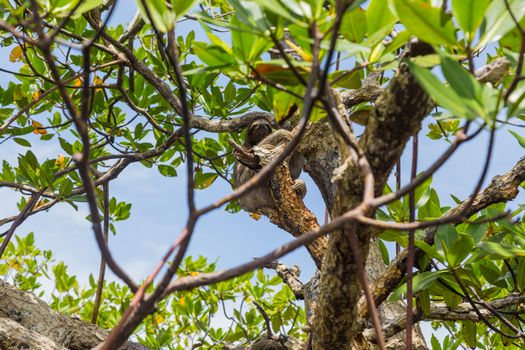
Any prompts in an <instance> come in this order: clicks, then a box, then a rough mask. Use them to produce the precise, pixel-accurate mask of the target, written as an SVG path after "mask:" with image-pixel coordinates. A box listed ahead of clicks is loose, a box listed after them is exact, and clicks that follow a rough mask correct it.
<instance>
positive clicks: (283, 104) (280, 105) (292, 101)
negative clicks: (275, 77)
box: [273, 87, 302, 122]
mask: <svg viewBox="0 0 525 350" xmlns="http://www.w3.org/2000/svg"><path fill="white" fill-rule="evenodd" d="M299 89H301V90H302V87H299ZM295 90H297V89H295ZM301 102H302V101H301V100H299V99H298V98H297V97H295V96H293V95H291V94H289V93H287V92H286V91H277V92H276V93H275V94H274V95H273V112H274V115H275V120H276V121H277V122H279V121H280V120H282V119H283V118H286V117H289V116H290V114H291V113H293V112H295V111H298V109H299V106H301Z"/></svg>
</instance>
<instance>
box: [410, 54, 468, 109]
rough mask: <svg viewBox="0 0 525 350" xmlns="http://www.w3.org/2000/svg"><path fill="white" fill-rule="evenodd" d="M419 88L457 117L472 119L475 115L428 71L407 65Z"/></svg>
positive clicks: (456, 95) (450, 89)
mask: <svg viewBox="0 0 525 350" xmlns="http://www.w3.org/2000/svg"><path fill="white" fill-rule="evenodd" d="M409 67H410V70H411V71H412V73H413V74H414V75H415V77H416V79H417V81H418V83H419V84H420V85H421V87H422V88H423V89H424V90H425V91H426V92H427V93H428V94H429V95H430V96H432V98H433V99H434V100H435V101H436V102H437V104H439V105H440V106H441V107H443V108H445V109H447V110H448V111H450V112H451V113H452V114H454V115H455V116H458V117H467V118H473V117H474V116H475V115H474V114H473V113H472V111H471V110H470V109H469V108H468V107H467V106H465V103H464V101H463V99H462V98H461V97H460V96H459V95H458V94H457V93H456V92H455V91H454V90H453V89H452V88H451V87H450V86H446V85H445V84H443V83H441V82H440V81H439V80H438V78H437V77H436V76H435V75H434V74H432V73H431V72H430V71H428V70H426V69H424V68H421V67H418V66H417V65H415V64H413V63H409Z"/></svg>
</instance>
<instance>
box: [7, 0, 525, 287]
mask: <svg viewBox="0 0 525 350" xmlns="http://www.w3.org/2000/svg"><path fill="white" fill-rule="evenodd" d="M135 9H136V7H135V4H134V2H130V1H120V2H119V5H118V8H117V9H116V11H115V14H114V17H113V19H112V23H113V24H114V23H127V22H128V21H129V20H130V19H131V18H132V17H133V15H134V13H135ZM189 26H192V27H189ZM193 26H194V24H193V23H192V22H191V21H185V22H183V23H182V24H181V25H180V28H178V31H179V32H181V33H184V32H187V31H188V30H191V29H195V27H193ZM9 52H10V48H0V59H1V61H0V62H3V63H2V64H0V66H1V67H2V68H7V69H13V68H12V66H10V65H11V64H10V63H9V61H8V60H7V57H8V55H9ZM10 79H11V77H10V76H9V75H6V74H3V73H0V85H2V86H5V85H6V84H7V82H8V81H9V80H10ZM429 121H430V119H428V120H426V121H425V125H426V124H428V122H429ZM514 130H515V131H516V132H518V133H520V134H522V135H525V131H524V130H525V129H519V128H515V129H514ZM425 133H426V126H425V128H424V129H423V130H422V134H425ZM34 138H35V140H36V139H37V137H36V136H34ZM487 139H488V134H487V133H486V132H484V133H482V135H480V136H479V137H478V138H477V139H476V140H474V141H472V142H470V143H467V144H465V145H463V146H461V148H460V149H459V151H458V152H457V153H456V154H455V155H454V156H453V157H452V158H451V159H450V160H449V161H448V162H447V163H446V164H445V166H443V168H442V169H441V170H440V171H439V172H438V173H437V174H436V175H435V176H434V182H433V187H434V188H436V190H437V191H438V193H440V196H441V201H442V203H443V204H450V205H453V201H452V199H451V198H450V196H448V194H450V193H452V194H454V195H456V196H457V197H459V198H462V199H463V198H465V197H466V196H468V194H469V193H470V192H471V191H472V189H473V187H474V184H475V182H476V181H477V178H478V176H479V174H480V170H481V167H482V164H483V160H484V158H485V154H486V143H487ZM35 144H38V147H34V148H33V149H32V150H33V151H34V152H35V153H36V154H37V155H38V156H39V157H41V158H40V159H43V158H45V157H52V158H54V157H56V156H57V154H58V153H60V150H59V148H56V147H57V146H56V145H55V144H54V143H53V142H47V143H35ZM446 147H447V143H446V142H445V141H443V140H441V141H432V140H430V139H428V138H426V137H420V151H419V152H420V158H419V169H420V171H422V170H424V169H425V168H426V167H428V166H429V165H430V164H432V163H433V161H434V160H435V159H436V158H437V157H438V156H439V155H440V154H441V153H442V152H443V151H444V150H445V148H446ZM19 152H25V149H21V147H20V146H18V145H16V144H14V143H13V142H6V143H4V144H2V145H0V160H1V159H6V160H8V161H14V160H16V157H17V153H19ZM524 153H525V152H524V150H523V149H522V148H521V147H520V146H519V145H518V143H517V142H516V140H515V139H514V138H513V137H512V136H511V135H510V134H509V133H508V131H507V130H505V128H502V129H501V130H498V132H497V134H496V143H495V152H494V157H493V160H492V162H491V166H490V171H489V177H488V179H490V178H491V177H492V176H494V175H496V174H500V173H502V172H504V171H507V170H508V169H510V168H511V167H512V166H513V165H514V164H515V162H516V161H517V160H518V159H520V158H521V157H522V156H523V155H524ZM409 162H410V152H409V151H408V152H405V154H404V156H403V159H402V168H403V179H404V180H407V179H408V176H409V175H408V170H409V167H410V165H409ZM179 173H181V174H182V173H183V171H179ZM303 177H304V175H303ZM306 180H307V184H308V194H307V196H306V199H305V201H306V204H307V206H308V207H309V208H311V210H313V211H314V212H315V213H316V214H317V215H318V218H319V221H321V222H322V221H323V220H324V204H323V202H322V199H321V196H320V194H319V192H318V191H317V189H316V188H315V186H314V185H313V183H312V182H311V181H310V179H308V178H307V177H306ZM405 182H406V181H405ZM486 183H487V181H486ZM110 191H111V194H112V196H116V197H117V198H118V199H119V200H122V201H126V202H131V203H132V204H133V207H132V213H131V217H130V219H129V220H127V221H125V222H123V223H118V224H117V225H116V226H117V235H116V236H115V237H114V236H112V237H111V238H110V248H111V250H112V251H113V253H114V255H115V257H116V259H117V261H119V262H120V263H121V264H122V265H123V266H124V268H125V269H126V270H128V271H129V272H130V274H131V275H132V276H133V278H134V279H135V280H140V279H142V278H144V277H145V276H146V275H147V274H148V273H149V272H150V271H151V269H152V268H153V266H154V265H155V264H156V263H157V262H158V260H159V258H160V256H161V254H162V253H164V252H165V250H166V249H167V247H168V246H169V245H170V244H171V243H172V242H173V240H174V239H175V237H176V236H177V235H178V234H179V232H180V230H181V229H182V228H183V226H184V224H185V221H186V214H187V210H186V204H185V183H184V177H183V176H180V177H177V178H165V177H162V176H161V175H159V174H158V172H157V171H156V170H155V169H151V170H150V169H147V168H144V167H142V166H141V165H139V164H134V165H131V166H130V167H128V169H126V170H125V171H124V172H123V173H122V174H121V175H120V177H119V178H118V179H116V180H115V181H113V182H111V185H110ZM230 191H231V188H230V186H229V185H228V184H227V183H225V182H224V181H222V180H221V179H218V180H217V181H216V182H215V183H214V184H213V185H212V186H211V187H210V188H208V189H207V190H205V191H198V192H197V204H198V205H199V206H201V207H202V206H204V205H206V204H208V203H210V202H212V201H214V200H216V199H218V198H220V197H222V196H224V195H225V194H227V193H229V192H230ZM0 198H1V200H0V217H5V216H10V215H14V214H16V212H17V208H16V202H17V201H18V199H19V195H18V194H17V193H15V192H13V191H10V190H6V189H0ZM521 198H523V196H521ZM514 206H515V205H514ZM86 215H87V207H86V206H82V205H81V206H80V210H79V211H75V210H74V209H73V208H72V207H71V206H69V205H67V204H61V205H57V206H55V207H54V208H52V209H51V210H49V212H48V213H40V214H38V215H35V216H32V217H30V218H29V219H28V220H27V221H26V222H25V223H24V224H23V225H22V226H21V227H20V228H19V229H18V230H17V233H18V234H20V235H25V234H27V233H29V232H34V233H35V237H36V240H37V245H38V246H39V247H41V248H45V249H52V250H53V251H54V253H55V257H56V259H57V260H63V261H64V262H65V263H66V264H67V265H69V268H70V272H71V273H74V274H76V275H78V277H79V280H80V282H81V283H85V282H87V276H88V275H89V273H95V274H96V273H97V271H98V265H99V259H100V254H99V252H98V249H97V247H96V244H95V240H94V237H93V233H92V230H91V227H90V224H89V222H88V221H86V220H85V217H86ZM290 239H291V236H290V235H289V234H287V233H286V232H284V231H282V230H280V229H278V228H276V227H275V226H274V225H272V224H271V223H269V222H268V221H267V220H266V219H265V218H263V219H261V220H260V221H254V220H253V219H251V218H250V217H249V216H248V214H246V213H244V212H241V213H239V214H236V215H232V214H229V213H226V212H225V211H223V210H222V209H219V210H217V211H214V212H212V213H211V214H208V215H207V216H205V217H203V218H202V219H201V220H200V221H199V223H198V225H197V228H196V230H195V234H194V236H193V240H192V243H191V246H190V250H189V253H190V254H191V255H194V256H196V255H204V256H207V257H208V258H209V259H210V260H215V259H218V266H219V268H227V267H231V266H234V265H237V264H239V263H242V262H245V261H247V260H249V259H252V258H254V257H258V256H260V255H263V254H265V253H267V252H268V251H270V250H272V249H274V248H276V247H278V246H279V245H281V244H283V243H285V242H288V241H289V240H290ZM282 261H283V262H284V263H286V264H288V265H293V264H297V265H299V266H300V267H301V269H302V271H303V274H302V279H303V281H307V280H308V278H309V277H310V276H311V275H312V274H313V272H314V268H315V266H314V264H313V262H312V261H311V259H310V258H309V256H308V254H307V252H306V250H305V249H304V248H303V249H300V250H298V251H296V252H293V253H291V254H289V255H287V256H286V257H284V258H282ZM110 276H112V275H111V274H110ZM113 278H114V277H113Z"/></svg>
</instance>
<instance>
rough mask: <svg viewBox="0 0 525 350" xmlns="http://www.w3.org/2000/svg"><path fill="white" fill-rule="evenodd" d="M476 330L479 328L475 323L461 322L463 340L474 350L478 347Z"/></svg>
mask: <svg viewBox="0 0 525 350" xmlns="http://www.w3.org/2000/svg"><path fill="white" fill-rule="evenodd" d="M476 330H477V326H476V324H475V323H474V322H473V321H469V320H467V321H461V334H462V335H463V340H465V343H467V345H468V346H469V347H471V348H472V349H474V348H475V347H476V346H477V345H478V343H477V339H476Z"/></svg>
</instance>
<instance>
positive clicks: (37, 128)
mask: <svg viewBox="0 0 525 350" xmlns="http://www.w3.org/2000/svg"><path fill="white" fill-rule="evenodd" d="M31 126H32V127H33V128H35V129H34V130H33V134H37V135H45V134H47V130H46V129H45V128H44V126H43V125H42V124H40V123H39V122H37V121H36V120H33V121H32V122H31Z"/></svg>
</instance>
